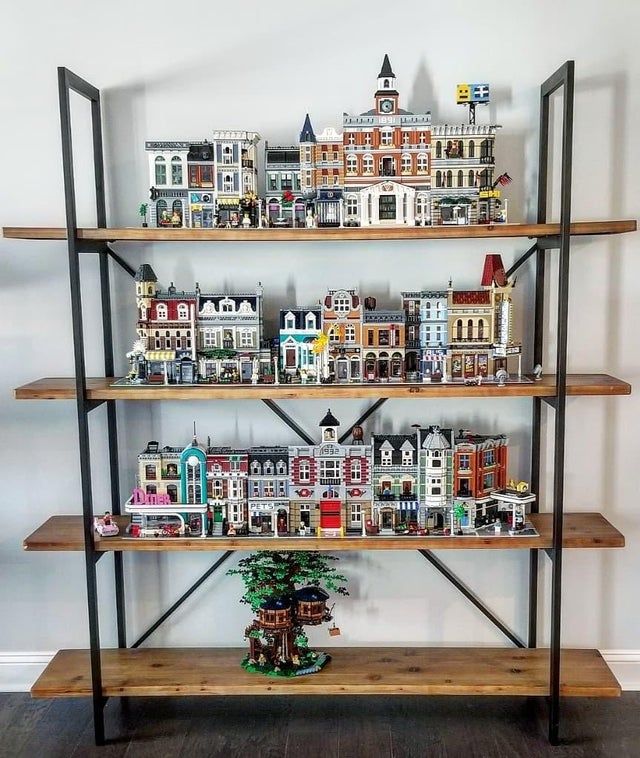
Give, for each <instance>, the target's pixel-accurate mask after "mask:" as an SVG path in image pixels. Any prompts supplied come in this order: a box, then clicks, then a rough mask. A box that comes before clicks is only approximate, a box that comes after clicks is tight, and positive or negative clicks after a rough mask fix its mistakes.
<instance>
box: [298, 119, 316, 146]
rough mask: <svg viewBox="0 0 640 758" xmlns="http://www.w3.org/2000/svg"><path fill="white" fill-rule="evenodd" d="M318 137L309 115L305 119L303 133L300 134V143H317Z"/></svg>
mask: <svg viewBox="0 0 640 758" xmlns="http://www.w3.org/2000/svg"><path fill="white" fill-rule="evenodd" d="M315 141H316V135H315V132H314V131H313V127H312V126H311V119H310V118H309V114H308V113H307V115H306V116H305V117H304V124H303V125H302V131H301V132H300V142H315Z"/></svg>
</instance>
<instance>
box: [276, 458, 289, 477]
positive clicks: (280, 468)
mask: <svg viewBox="0 0 640 758" xmlns="http://www.w3.org/2000/svg"><path fill="white" fill-rule="evenodd" d="M276 473H278V474H279V475H280V476H283V475H285V474H286V473H287V464H286V463H285V462H284V461H278V462H277V463H276Z"/></svg>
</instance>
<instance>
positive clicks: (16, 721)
mask: <svg viewBox="0 0 640 758" xmlns="http://www.w3.org/2000/svg"><path fill="white" fill-rule="evenodd" d="M639 709H640V693H627V694H624V695H623V696H622V697H621V698H614V699H610V700H586V699H575V700H568V701H565V704H564V706H563V730H562V731H563V736H564V740H563V745H562V746H561V747H557V748H552V747H550V746H549V744H548V743H547V741H546V735H545V730H546V720H545V707H544V704H543V702H542V701H540V700H536V701H534V700H531V699H527V698H522V699H518V698H501V697H495V698H493V697H484V698H470V697H466V698H456V697H448V698H443V697H432V698H426V697H424V698H417V697H404V698H402V697H389V698H381V697H375V698H373V697H359V698H358V697H344V698H339V697H325V698H316V699H312V698H300V697H296V698H287V697H281V698H276V697H274V698H267V697H264V698H246V697H237V698H135V699H130V700H128V701H126V702H122V703H121V702H119V701H118V700H112V701H110V702H109V703H108V704H107V707H106V709H105V716H106V723H107V734H108V736H109V737H111V740H110V742H109V744H108V745H107V746H105V747H102V748H96V747H94V746H93V732H92V725H91V713H90V703H89V701H88V700H87V699H77V700H52V701H47V700H31V699H30V697H29V696H28V695H26V694H4V695H3V694H0V756H2V757H3V758H4V757H5V756H6V758H18V757H19V756H24V758H54V757H56V756H59V757H60V758H71V756H73V758H79V757H82V758H89V757H90V756H100V758H113V757H115V756H127V758H140V757H141V756H152V757H153V758H169V757H171V758H173V756H185V758H187V757H188V758H199V757H200V756H207V757H214V756H224V758H232V757H233V756H242V758H258V757H262V756H265V757H266V756H268V757H269V758H284V757H285V756H286V757H287V758H298V757H300V758H316V756H318V757H321V758H335V757H336V756H340V757H341V758H356V757H359V756H363V758H378V756H393V757H394V758H402V757H403V756H407V757H409V756H411V757H414V756H429V757H431V756H438V757H445V756H446V758H485V757H486V758H503V756H504V757H509V758H511V757H513V758H543V756H555V757H558V758H560V757H561V758H564V756H571V758H577V757H578V756H580V757H582V756H584V758H587V757H588V758H598V757H599V756H606V758H610V757H613V758H626V757H627V756H632V757H633V758H638V757H640V718H639V716H640V712H639Z"/></svg>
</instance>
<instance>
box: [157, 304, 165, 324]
mask: <svg viewBox="0 0 640 758" xmlns="http://www.w3.org/2000/svg"><path fill="white" fill-rule="evenodd" d="M156 316H157V317H158V319H159V320H160V321H166V320H167V306H166V305H165V304H164V303H158V305H157V306H156Z"/></svg>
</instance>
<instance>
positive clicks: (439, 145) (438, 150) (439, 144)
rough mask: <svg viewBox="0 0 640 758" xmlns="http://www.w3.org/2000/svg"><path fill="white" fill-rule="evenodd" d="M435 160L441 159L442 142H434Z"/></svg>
mask: <svg viewBox="0 0 640 758" xmlns="http://www.w3.org/2000/svg"><path fill="white" fill-rule="evenodd" d="M436 158H442V142H440V140H438V141H437V142H436Z"/></svg>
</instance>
